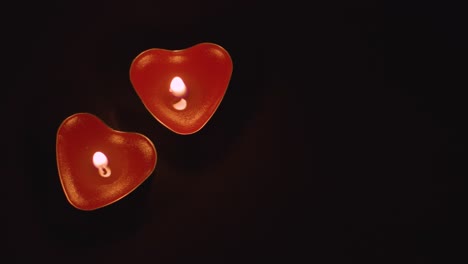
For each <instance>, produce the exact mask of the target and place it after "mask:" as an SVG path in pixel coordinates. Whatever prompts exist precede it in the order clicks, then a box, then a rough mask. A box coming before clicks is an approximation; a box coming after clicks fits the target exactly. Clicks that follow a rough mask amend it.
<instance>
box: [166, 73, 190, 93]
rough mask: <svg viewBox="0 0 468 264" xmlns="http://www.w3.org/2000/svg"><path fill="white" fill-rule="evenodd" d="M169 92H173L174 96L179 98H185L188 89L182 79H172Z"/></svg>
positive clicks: (177, 77)
mask: <svg viewBox="0 0 468 264" xmlns="http://www.w3.org/2000/svg"><path fill="white" fill-rule="evenodd" d="M169 92H171V93H172V94H173V95H174V96H177V97H182V96H185V94H186V93H187V87H186V86H185V83H184V81H183V80H182V78H180V77H179V76H176V77H174V78H172V81H171V85H170V88H169Z"/></svg>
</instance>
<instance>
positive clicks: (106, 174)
mask: <svg viewBox="0 0 468 264" xmlns="http://www.w3.org/2000/svg"><path fill="white" fill-rule="evenodd" d="M99 174H100V175H101V176H102V177H106V178H107V177H109V176H110V175H111V170H110V169H109V167H104V166H103V167H100V168H99Z"/></svg>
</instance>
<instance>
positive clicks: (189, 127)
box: [130, 43, 232, 135]
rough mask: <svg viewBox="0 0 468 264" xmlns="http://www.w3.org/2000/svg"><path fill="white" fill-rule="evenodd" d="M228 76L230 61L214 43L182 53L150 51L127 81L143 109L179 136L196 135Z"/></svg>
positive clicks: (135, 62) (133, 67)
mask: <svg viewBox="0 0 468 264" xmlns="http://www.w3.org/2000/svg"><path fill="white" fill-rule="evenodd" d="M231 74H232V60H231V57H230V56H229V54H228V52H227V51H226V50H225V49H224V48H222V47H221V46H219V45H217V44H213V43H201V44H197V45H195V46H192V47H189V48H187V49H182V50H166V49H156V48H154V49H149V50H146V51H144V52H142V53H141V54H139V55H138V56H137V57H136V58H135V59H134V60H133V62H132V65H131V67H130V80H131V82H132V85H133V87H134V89H135V91H136V92H137V94H138V96H139V97H140V99H141V100H142V102H143V104H144V105H145V107H146V108H147V109H148V111H149V112H150V113H151V114H152V115H153V116H154V118H156V119H157V120H158V121H159V122H160V123H161V124H163V125H164V126H166V127H167V128H168V129H170V130H172V131H173V132H175V133H178V134H181V135H188V134H193V133H195V132H197V131H199V130H200V129H202V128H203V127H204V126H205V124H206V123H207V122H208V121H209V120H210V118H211V117H212V116H213V114H214V113H215V111H216V109H217V108H218V106H219V104H220V103H221V101H222V99H223V97H224V94H225V93H226V90H227V87H228V85H229V81H230V79H231Z"/></svg>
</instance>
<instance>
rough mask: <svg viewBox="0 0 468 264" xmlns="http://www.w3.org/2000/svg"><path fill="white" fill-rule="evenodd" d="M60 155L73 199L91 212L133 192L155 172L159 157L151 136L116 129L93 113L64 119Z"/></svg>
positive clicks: (65, 185) (59, 134)
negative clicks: (150, 138)
mask: <svg viewBox="0 0 468 264" xmlns="http://www.w3.org/2000/svg"><path fill="white" fill-rule="evenodd" d="M56 155H57V167H58V173H59V176H60V181H61V183H62V187H63V190H64V192H65V195H66V197H67V199H68V201H69V202H70V203H71V204H72V205H73V206H74V207H76V208H78V209H81V210H86V211H89V210H95V209H98V208H101V207H104V206H107V205H109V204H112V203H114V202H116V201H118V200H120V199H122V198H123V197H125V196H126V195H128V194H129V193H131V192H132V191H133V190H135V189H136V188H137V187H138V186H139V185H140V184H142V183H143V182H144V181H145V180H146V179H147V178H148V177H149V176H150V175H151V173H153V171H154V168H155V167H156V161H157V153H156V148H155V147H154V144H153V143H152V142H151V140H149V139H148V138H147V137H145V136H144V135H141V134H138V133H130V132H122V131H117V130H113V129H111V128H110V127H108V126H107V125H106V124H104V122H102V121H101V120H100V119H99V118H97V117H96V116H94V115H92V114H88V113H78V114H74V115H72V116H70V117H68V118H66V119H65V120H64V121H63V122H62V124H61V125H60V127H59V129H58V131H57V141H56Z"/></svg>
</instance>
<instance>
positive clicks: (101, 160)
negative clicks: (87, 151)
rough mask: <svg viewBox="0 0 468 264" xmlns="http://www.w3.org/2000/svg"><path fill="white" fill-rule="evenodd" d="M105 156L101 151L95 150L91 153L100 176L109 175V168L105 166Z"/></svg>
mask: <svg viewBox="0 0 468 264" xmlns="http://www.w3.org/2000/svg"><path fill="white" fill-rule="evenodd" d="M107 163H108V162H107V157H106V155H104V153H102V152H99V151H98V152H96V153H94V155H93V164H94V167H96V168H97V169H98V172H99V175H101V176H102V177H105V178H107V177H109V176H110V175H111V169H110V168H109V167H108V166H107Z"/></svg>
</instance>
